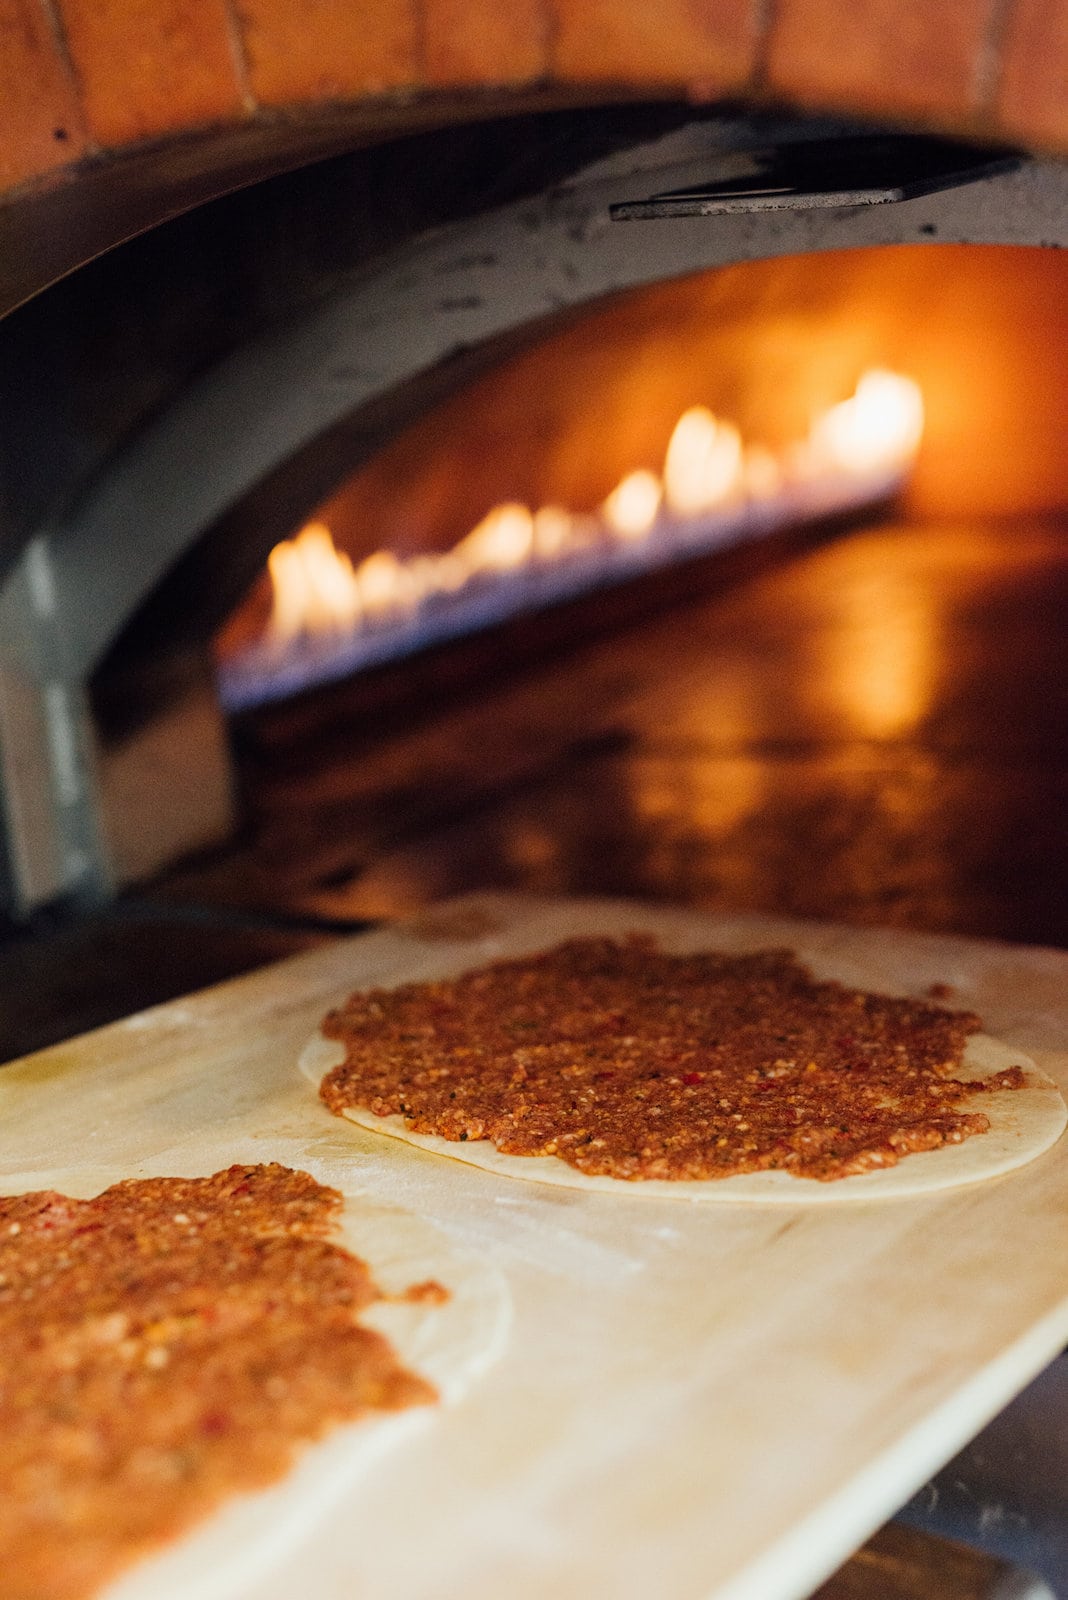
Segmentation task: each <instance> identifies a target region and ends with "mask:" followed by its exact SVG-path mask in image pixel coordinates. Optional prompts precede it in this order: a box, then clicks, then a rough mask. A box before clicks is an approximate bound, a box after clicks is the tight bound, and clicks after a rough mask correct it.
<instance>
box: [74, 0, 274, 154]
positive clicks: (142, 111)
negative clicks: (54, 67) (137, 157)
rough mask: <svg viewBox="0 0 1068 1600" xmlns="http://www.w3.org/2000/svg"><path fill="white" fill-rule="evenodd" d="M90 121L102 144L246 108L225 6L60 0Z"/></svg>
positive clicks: (214, 0) (194, 0) (195, 1)
mask: <svg viewBox="0 0 1068 1600" xmlns="http://www.w3.org/2000/svg"><path fill="white" fill-rule="evenodd" d="M61 4H62V11H63V22H64V26H65V28H66V32H67V39H68V42H69V45H70V53H71V57H72V59H73V61H74V66H75V70H76V71H77V73H78V76H79V79H80V82H81V88H82V100H83V104H84V106H85V114H86V119H87V121H88V124H89V129H90V132H91V133H92V135H93V136H94V137H95V138H96V139H97V140H98V141H99V143H101V144H104V145H121V144H128V143H131V142H132V141H134V140H136V139H145V138H152V137H154V136H155V135H158V134H162V133H170V132H172V131H177V130H179V129H183V128H188V127H191V126H195V125H196V124H198V123H210V122H218V121H223V120H224V119H226V118H228V117H234V116H235V115H239V114H240V113H241V112H242V111H243V109H244V106H243V99H242V93H241V88H240V86H239V83H238V80H237V73H236V70H235V64H234V56H233V47H232V41H231V38H230V21H229V16H228V13H227V11H226V5H225V0H61Z"/></svg>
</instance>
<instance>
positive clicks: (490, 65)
mask: <svg viewBox="0 0 1068 1600" xmlns="http://www.w3.org/2000/svg"><path fill="white" fill-rule="evenodd" d="M423 18H424V26H423V36H424V51H425V63H426V75H427V81H428V83H430V84H433V85H435V86H436V87H445V86H453V85H463V84H470V85H476V84H511V83H529V82H530V81H531V79H534V78H540V77H543V76H544V74H545V73H546V71H547V70H548V57H547V43H548V16H547V13H546V10H545V6H544V5H543V3H542V0H507V3H505V0H424V7H423Z"/></svg>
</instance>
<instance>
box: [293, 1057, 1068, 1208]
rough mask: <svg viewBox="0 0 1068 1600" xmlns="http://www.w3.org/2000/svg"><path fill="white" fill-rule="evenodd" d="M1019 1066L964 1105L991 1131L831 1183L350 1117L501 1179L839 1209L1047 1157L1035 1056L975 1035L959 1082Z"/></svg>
mask: <svg viewBox="0 0 1068 1600" xmlns="http://www.w3.org/2000/svg"><path fill="white" fill-rule="evenodd" d="M344 1059H345V1048H344V1046H343V1045H342V1044H341V1043H340V1042H339V1041H337V1040H334V1039H325V1038H324V1037H323V1036H322V1035H321V1034H316V1035H315V1037H314V1038H313V1039H311V1040H309V1042H308V1044H307V1045H306V1046H305V1048H304V1051H303V1052H302V1054H301V1057H300V1070H301V1071H302V1072H303V1073H304V1075H305V1077H307V1078H308V1079H309V1080H310V1081H311V1082H312V1083H313V1084H314V1085H315V1086H316V1089H318V1087H319V1084H320V1083H321V1081H322V1079H323V1077H324V1076H325V1075H326V1073H327V1072H329V1071H331V1070H332V1069H333V1068H334V1067H336V1066H340V1064H341V1063H342V1062H343V1061H344ZM1015 1066H1019V1067H1022V1068H1023V1071H1024V1074H1025V1079H1026V1081H1025V1083H1024V1086H1023V1087H1022V1088H1019V1089H1006V1090H1002V1091H998V1092H995V1093H986V1094H983V1095H982V1096H981V1097H980V1096H976V1097H975V1101H976V1103H975V1105H974V1107H972V1106H971V1105H969V1104H968V1103H967V1102H965V1103H964V1104H962V1105H961V1107H960V1109H961V1110H963V1111H968V1110H971V1109H975V1110H981V1111H982V1112H983V1113H984V1114H985V1115H986V1116H987V1117H988V1119H989V1122H990V1127H989V1129H988V1130H987V1131H986V1132H985V1133H981V1134H976V1135H974V1136H973V1137H971V1138H969V1139H965V1140H964V1142H963V1143H961V1144H946V1145H942V1146H940V1147H939V1148H938V1149H936V1150H924V1151H921V1152H917V1153H914V1154H911V1155H907V1156H904V1157H903V1158H902V1159H901V1160H900V1161H899V1162H898V1163H897V1165H896V1166H893V1167H884V1168H882V1169H881V1170H879V1171H875V1172H865V1173H859V1174H856V1175H851V1176H849V1177H845V1178H836V1179H834V1180H833V1181H831V1182H824V1183H821V1182H819V1181H817V1180H815V1179H812V1178H796V1177H793V1176H791V1175H790V1174H789V1173H786V1172H775V1171H767V1172H747V1173H739V1174H736V1175H735V1176H733V1177H730V1178H717V1179H702V1180H698V1181H694V1180H686V1179H680V1180H678V1181H670V1180H665V1179H657V1178H654V1179H646V1180H628V1179H622V1178H609V1177H600V1176H594V1175H589V1174H586V1173H584V1172H580V1171H579V1170H578V1168H576V1167H572V1166H570V1165H569V1164H568V1163H567V1162H566V1161H561V1160H560V1159H559V1158H558V1157H556V1156H513V1155H505V1154H503V1153H502V1152H501V1151H500V1150H498V1149H497V1148H496V1147H495V1146H494V1145H493V1144H492V1143H491V1142H490V1140H488V1139H478V1140H467V1141H466V1142H464V1143H460V1142H459V1141H455V1140H450V1139H442V1138H439V1137H438V1136H437V1135H435V1134H422V1133H413V1132H412V1131H411V1129H409V1127H408V1126H407V1124H406V1122H405V1120H404V1118H403V1117H401V1116H388V1117H379V1116H376V1115H375V1114H374V1112H373V1111H367V1110H365V1109H363V1108H362V1107H358V1106H357V1107H347V1108H346V1109H345V1111H344V1113H343V1114H344V1116H345V1117H346V1119H347V1120H349V1121H351V1122H354V1123H356V1125H357V1126H358V1127H360V1128H365V1129H367V1130H368V1131H369V1132H371V1133H377V1134H387V1135H389V1136H390V1137H391V1138H394V1139H400V1140H403V1141H404V1143H406V1144H410V1145H416V1146H417V1147H418V1148H419V1149H420V1150H429V1151H432V1152H433V1153H434V1154H435V1155H439V1156H447V1157H448V1158H449V1159H450V1160H452V1161H462V1162H465V1163H467V1164H468V1165H469V1166H474V1167H481V1168H482V1170H483V1171H484V1172H492V1173H495V1174H497V1176H499V1177H502V1178H520V1179H525V1180H526V1181H527V1182H530V1183H551V1184H556V1185H557V1186H559V1187H561V1188H565V1189H587V1190H597V1191H599V1192H601V1193H605V1194H607V1193H613V1194H619V1193H625V1194H628V1195H633V1194H641V1195H647V1196H650V1197H652V1196H659V1197H661V1198H664V1197H666V1198H670V1199H673V1200H691V1201H697V1202H700V1203H708V1204H715V1205H724V1204H735V1203H744V1204H750V1205H798V1204H803V1205H809V1204H816V1205H836V1204H841V1203H842V1202H845V1201H852V1200H880V1199H905V1198H910V1197H912V1196H915V1195H925V1194H933V1193H936V1192H937V1191H939V1190H943V1189H952V1188H956V1187H957V1186H958V1185H960V1184H967V1183H979V1182H982V1181H985V1180H986V1179H988V1178H997V1177H1000V1176H1001V1175H1002V1174H1003V1173H1006V1172H1011V1171H1013V1170H1014V1169H1015V1168H1016V1167H1022V1166H1024V1165H1026V1163H1027V1162H1029V1161H1033V1160H1034V1159H1035V1157H1036V1156H1039V1155H1041V1154H1042V1153H1043V1151H1045V1150H1048V1149H1049V1148H1050V1146H1051V1145H1052V1144H1054V1143H1055V1142H1056V1141H1057V1140H1058V1139H1059V1138H1060V1136H1061V1134H1062V1133H1063V1132H1064V1129H1065V1126H1066V1124H1068V1107H1066V1106H1065V1102H1064V1099H1063V1097H1062V1095H1061V1092H1060V1090H1059V1089H1058V1087H1057V1085H1056V1084H1055V1083H1054V1082H1053V1080H1052V1079H1051V1078H1048V1077H1047V1076H1046V1074H1045V1073H1044V1072H1041V1071H1040V1070H1039V1068H1038V1067H1037V1066H1036V1065H1035V1063H1034V1062H1033V1061H1032V1060H1030V1058H1029V1057H1028V1056H1025V1055H1022V1054H1021V1053H1020V1051H1019V1050H1015V1049H1010V1047H1009V1046H1008V1045H1006V1044H1002V1043H1001V1042H1000V1041H999V1040H997V1039H991V1038H990V1037H989V1036H988V1035H986V1034H981V1033H979V1034H973V1035H972V1036H971V1038H970V1039H969V1040H968V1044H967V1047H966V1049H965V1052H964V1059H963V1061H962V1063H961V1066H960V1068H959V1069H956V1070H955V1074H954V1075H955V1076H956V1077H958V1078H960V1079H962V1080H964V1081H969V1080H975V1081H978V1080H980V1079H984V1078H988V1077H990V1076H991V1075H992V1074H993V1073H996V1072H1002V1071H1005V1070H1006V1069H1008V1068H1010V1067H1015Z"/></svg>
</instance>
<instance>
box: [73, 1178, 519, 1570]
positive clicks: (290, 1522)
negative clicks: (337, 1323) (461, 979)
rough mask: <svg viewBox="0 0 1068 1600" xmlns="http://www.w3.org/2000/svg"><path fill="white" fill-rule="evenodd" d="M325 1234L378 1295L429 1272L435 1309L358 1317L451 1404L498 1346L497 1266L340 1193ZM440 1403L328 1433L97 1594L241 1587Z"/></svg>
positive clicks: (503, 1306)
mask: <svg viewBox="0 0 1068 1600" xmlns="http://www.w3.org/2000/svg"><path fill="white" fill-rule="evenodd" d="M56 1187H57V1188H59V1187H61V1184H60V1183H59V1182H57V1183H56ZM335 1239H336V1242H337V1243H340V1244H344V1245H345V1246H346V1247H347V1248H348V1249H350V1250H351V1251H353V1253H354V1254H356V1255H358V1256H360V1257H362V1259H363V1260H365V1261H367V1262H368V1264H369V1265H370V1267H371V1269H372V1272H373V1274H374V1277H375V1281H376V1282H377V1283H378V1285H379V1287H380V1288H381V1289H382V1290H384V1291H385V1292H386V1293H387V1294H388V1293H400V1292H402V1291H403V1290H404V1289H406V1288H408V1287H410V1286H411V1285H412V1284H415V1283H421V1282H426V1281H427V1280H429V1279H436V1280H437V1281H438V1282H439V1283H441V1284H442V1285H443V1286H444V1287H446V1288H448V1289H449V1291H450V1299H449V1300H447V1301H445V1302H444V1303H442V1304H440V1305H436V1304H432V1303H427V1302H421V1303H412V1302H408V1303H403V1302H394V1303H389V1302H386V1301H381V1302H378V1303H377V1304H375V1305H373V1306H370V1307H367V1308H366V1309H365V1310H364V1311H362V1312H361V1313H360V1321H361V1323H362V1324H363V1325H365V1326H367V1327H372V1328H374V1329H376V1330H377V1331H378V1332H379V1333H382V1334H384V1335H385V1336H386V1337H387V1338H388V1339H389V1340H390V1341H391V1343H392V1344H393V1347H394V1349H395V1350H396V1352H397V1354H398V1356H399V1357H400V1359H401V1361H402V1362H403V1363H404V1364H405V1366H407V1367H409V1368H411V1369H412V1370H413V1371H415V1372H417V1373H419V1374H420V1376H422V1377H424V1378H427V1379H429V1381H430V1382H431V1383H433V1384H434V1386H435V1387H436V1389H437V1390H438V1393H439V1396H440V1404H441V1405H449V1404H452V1403H454V1402H455V1401H457V1400H458V1399H459V1398H460V1397H461V1396H462V1395H463V1394H464V1393H465V1392H466V1390H467V1389H468V1388H469V1386H470V1385H471V1383H472V1382H473V1381H474V1380H475V1379H476V1378H477V1377H478V1376H479V1375H480V1374H481V1373H482V1372H483V1371H484V1370H485V1369H486V1368H487V1367H488V1366H490V1365H491V1364H492V1363H493V1362H494V1361H495V1360H496V1359H497V1358H498V1356H499V1355H500V1354H501V1352H502V1351H503V1349H504V1345H505V1342H506V1339H507V1333H508V1326H509V1321H510V1316H511V1311H510V1305H511V1302H510V1298H509V1296H508V1291H507V1289H506V1287H505V1285H504V1283H503V1280H502V1279H501V1278H500V1276H499V1274H498V1273H497V1272H496V1271H495V1270H494V1269H492V1268H489V1267H486V1266H485V1265H484V1264H483V1263H482V1262H481V1261H479V1260H478V1259H477V1258H476V1257H474V1256H472V1255H469V1254H468V1253H467V1252H466V1251H461V1250H459V1249H457V1248H456V1247H455V1246H454V1245H453V1244H452V1243H451V1242H450V1241H449V1240H448V1239H447V1238H446V1237H445V1235H444V1234H442V1233H441V1232H439V1230H438V1229H436V1228H435V1227H433V1226H432V1224H430V1223H428V1222H424V1221H422V1220H421V1219H420V1218H418V1217H413V1216H410V1215H408V1214H407V1213H405V1212H401V1211H394V1210H387V1209H386V1208H384V1207H380V1206H375V1205H371V1204H369V1203H367V1202H366V1201H365V1200H363V1199H359V1200H355V1199H353V1198H352V1197H351V1196H346V1198H345V1209H344V1212H343V1214H342V1221H341V1228H340V1231H339V1233H338V1234H337V1235H336V1236H335ZM439 1409H440V1406H435V1405H430V1406H413V1407H411V1408H410V1409H408V1410H405V1411H400V1412H393V1413H389V1414H383V1415H382V1416H381V1417H369V1418H364V1419H362V1420H361V1421H359V1422H355V1423H352V1424H349V1425H347V1426H343V1427H340V1428H337V1429H335V1430H334V1431H333V1432H331V1433H330V1434H329V1436H328V1437H327V1438H326V1439H324V1440H323V1441H322V1442H321V1443H319V1444H315V1445H312V1446H310V1447H309V1448H308V1449H307V1450H306V1451H305V1452H304V1454H303V1455H302V1456H301V1457H300V1458H299V1460H298V1462H297V1464H296V1466H295V1467H294V1469H293V1470H292V1472H290V1473H289V1475H288V1476H287V1477H286V1478H285V1479H284V1480H283V1481H282V1482H280V1483H278V1484H275V1485H274V1486H273V1487H272V1488H270V1489H266V1490H263V1491H262V1492H260V1493H257V1494H251V1495H244V1496H241V1497H240V1498H237V1499H234V1500H231V1501H229V1502H228V1503H227V1504H226V1505H225V1506H223V1507H222V1508H221V1509H220V1510H219V1511H218V1512H215V1513H214V1514H213V1515H212V1516H211V1517H209V1518H208V1519H207V1520H206V1521H205V1522H203V1523H201V1525H200V1526H199V1527H198V1528H197V1529H195V1530H194V1531H193V1532H192V1533H190V1534H187V1535H185V1536H183V1537H182V1538H181V1539H179V1540H178V1541H177V1542H176V1543H174V1544H172V1545H170V1546H168V1547H167V1548H166V1549H165V1550H163V1551H162V1552H161V1553H160V1554H159V1555H155V1556H152V1557H149V1558H148V1559H146V1560H144V1561H142V1562H140V1563H139V1564H138V1565H137V1566H135V1567H131V1568H130V1570H129V1571H128V1572H127V1573H126V1574H125V1575H124V1576H123V1577H122V1578H120V1579H119V1580H118V1581H117V1582H115V1583H113V1584H111V1585H109V1586H108V1587H107V1588H105V1589H104V1590H102V1591H101V1594H100V1600H188V1597H189V1596H190V1595H196V1597H197V1600H223V1597H224V1596H225V1597H229V1596H232V1595H238V1594H241V1593H244V1592H245V1590H246V1589H247V1588H248V1587H249V1586H250V1585H252V1584H254V1583H255V1582H256V1581H257V1580H258V1579H260V1578H262V1577H263V1576H265V1575H266V1574H267V1573H268V1572H269V1571H270V1570H271V1568H272V1567H274V1566H275V1565H276V1564H277V1563H278V1562H279V1561H280V1560H281V1558H282V1557H283V1556H285V1555H287V1554H289V1553H290V1552H291V1551H292V1550H293V1549H294V1547H295V1546H298V1545H299V1544H300V1543H301V1542H302V1541H304V1540H307V1539H312V1538H314V1537H315V1535H316V1530H317V1529H318V1528H319V1527H320V1526H321V1524H322V1522H323V1519H324V1518H325V1517H328V1516H329V1514H330V1512H331V1510H332V1509H333V1508H334V1507H335V1506H336V1505H337V1504H338V1502H339V1501H341V1500H343V1499H344V1497H345V1495H346V1493H347V1492H348V1491H349V1490H351V1488H352V1487H353V1485H354V1484H355V1483H356V1482H357V1480H358V1479H359V1478H360V1477H362V1476H363V1474H364V1473H365V1472H366V1471H367V1470H368V1468H369V1467H371V1466H372V1465H373V1463H374V1462H375V1461H376V1460H378V1458H379V1457H380V1456H381V1455H382V1454H383V1453H384V1452H385V1451H387V1450H389V1449H390V1448H392V1447H393V1446H394V1445H395V1444H397V1443H399V1442H401V1441H402V1440H404V1439H406V1438H409V1437H410V1436H411V1435H412V1434H413V1433H416V1432H417V1431H418V1430H419V1429H421V1428H425V1427H426V1426H428V1424H432V1423H433V1420H434V1417H435V1415H436V1414H437V1413H438V1411H439Z"/></svg>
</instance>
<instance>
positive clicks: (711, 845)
mask: <svg viewBox="0 0 1068 1600" xmlns="http://www.w3.org/2000/svg"><path fill="white" fill-rule="evenodd" d="M746 556H748V560H747V559H746ZM639 598H640V597H639ZM646 607H647V608H646V610H645V612H644V614H641V613H639V614H637V615H634V614H633V613H632V614H631V615H630V616H629V617H627V616H626V615H625V613H623V614H622V615H621V602H620V599H619V597H618V596H617V597H611V596H609V597H607V598H604V597H602V598H600V599H599V600H594V601H592V602H586V603H584V604H582V605H579V606H576V607H573V608H572V609H571V611H570V612H569V613H568V614H567V616H566V617H565V618H564V619H563V623H562V621H561V618H560V617H559V616H557V617H556V618H542V619H538V620H537V621H535V622H533V623H530V622H527V623H524V624H519V625H515V626H513V627H511V628H504V629H501V630H499V631H498V632H497V633H495V634H494V635H492V636H488V637H487V638H485V639H483V640H481V641H475V642H473V643H472V644H470V645H467V646H462V647H459V648H455V647H454V648H453V649H452V650H451V651H441V652H438V653H437V654H436V655H434V656H432V657H429V658H425V659H424V660H423V661H422V662H413V663H410V664H408V665H407V666H401V667H398V668H394V669H392V670H391V671H390V672H388V673H383V674H380V675H378V677H377V678H375V679H372V680H371V681H370V682H369V683H364V684H359V683H357V684H350V685H340V686H336V687H334V688H331V689H329V690H326V691H322V692H320V693H319V694H317V695H312V696H308V697H306V698H305V699H304V700H302V701H299V702H293V703H291V704H289V705H286V706H282V707H279V708H276V709H273V710H271V709H266V710H263V711H260V712H259V713H257V714H256V715H254V716H251V717H246V718H244V719H243V720H242V721H241V722H239V723H238V724H237V726H236V729H235V732H236V739H237V748H238V751H239V763H240V771H241V775H242V780H243V783H244V786H245V793H246V797H247V814H248V818H249V822H248V832H247V837H246V840H245V841H244V842H243V843H242V844H240V845H239V846H238V847H236V848H234V849H231V850H230V851H228V852H227V853H225V854H224V855H223V856H221V857H219V858H218V859H217V860H215V861H213V862H203V863H200V864H198V865H197V866H195V867H191V868H187V869H186V870H184V871H181V872H177V873H173V874H171V875H170V876H169V878H168V879H167V880H166V881H164V882H163V883H161V884H160V885H159V886H158V887H159V891H160V892H161V893H163V894H165V895H166V896H167V897H168V898H171V899H173V898H181V899H183V900H187V901H188V900H194V901H204V900H207V901H210V902H211V903H216V904H218V903H224V904H227V905H239V906H243V907H245V908H253V909H256V910H258V911H267V910H271V911H274V910H280V911H285V912H286V913H287V914H289V915H302V916H307V917H309V918H312V919H320V918H321V919H326V920H328V921H341V922H344V921H347V920H348V919H351V918H378V917H391V916H394V915H396V914H398V913H401V912H405V911H408V910H411V909H413V908H415V907H418V906H420V905H423V904H425V903H426V902H427V901H429V900H432V899H438V898H441V897H443V896H445V895H449V894H454V893H457V892H462V891H464V890H467V889H471V888H478V887H486V886H494V887H505V888H512V889H529V890H536V891H543V892H551V893H557V894H558V893H567V892H596V893H621V894H631V895H648V896H654V897H656V898H662V899H669V900H679V901H685V902H690V903H694V904H698V905H700V906H702V907H709V908H714V909H727V910H738V909H759V910H775V911H780V912H789V913H794V914H797V915H801V916H812V917H827V918H836V919H840V920H845V921H853V922H861V923H881V924H885V925H898V926H903V927H911V928H921V929H928V930H932V931H940V930H953V931H957V932H964V933H971V934H977V935H985V936H990V937H995V938H1003V939H1010V940H1017V941H1021V942H1025V943H1046V944H1055V945H1066V944H1068V862H1066V858H1065V852H1064V849H1063V845H1064V824H1063V818H1064V816H1065V813H1066V802H1068V673H1066V671H1065V666H1064V618H1065V617H1066V616H1068V525H1065V524H1061V525H1055V524H1051V523H1049V522H1038V521H1034V522H1016V523H1013V524H1010V525H1002V526H997V527H989V526H960V525H957V526H916V525H906V526H893V525H883V526H875V527H869V528H862V529H859V530H856V531H854V532H852V533H850V534H848V535H846V536H844V537H836V538H829V539H825V540H824V541H822V542H816V543H810V544H809V545H808V546H807V547H805V546H804V545H801V546H800V547H798V546H796V545H795V546H794V547H793V548H790V547H789V546H786V547H785V548H784V547H783V546H781V545H780V546H778V547H775V548H771V549H760V548H757V549H754V550H753V551H752V552H748V553H743V555H742V556H741V557H740V558H735V559H734V561H733V563H732V562H731V561H730V559H729V558H728V559H723V558H720V559H719V560H718V561H716V560H712V561H708V562H705V563H702V564H700V565H695V566H694V567H691V568H688V569H687V571H686V572H685V573H684V574H681V575H680V574H678V573H676V574H675V575H674V576H673V577H672V578H671V579H669V580H667V590H666V593H662V592H659V591H657V592H654V593H653V594H652V596H651V597H650V598H648V599H647V602H646ZM564 626H567V627H569V628H570V629H572V630H573V631H571V632H570V634H569V635H565V636H564V638H565V642H564V643H563V644H561V636H562V635H563V633H564Z"/></svg>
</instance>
